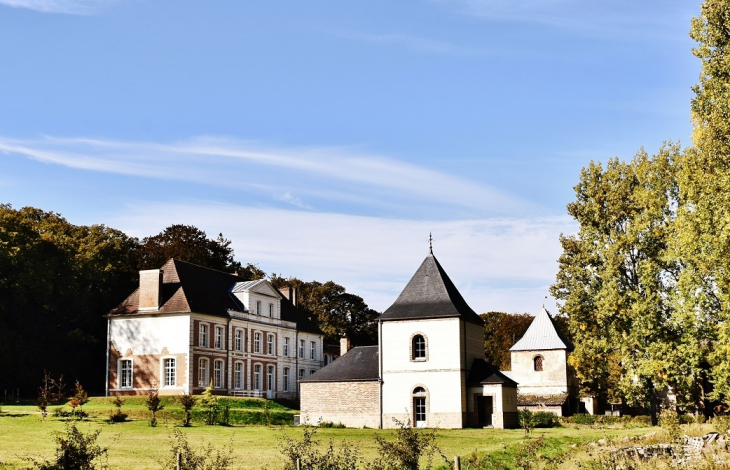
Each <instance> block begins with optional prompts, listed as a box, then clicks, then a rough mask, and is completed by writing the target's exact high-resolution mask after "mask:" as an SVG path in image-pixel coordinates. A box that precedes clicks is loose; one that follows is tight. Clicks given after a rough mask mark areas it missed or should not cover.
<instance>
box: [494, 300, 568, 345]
mask: <svg viewBox="0 0 730 470" xmlns="http://www.w3.org/2000/svg"><path fill="white" fill-rule="evenodd" d="M546 349H567V350H568V351H572V350H573V349H575V348H574V347H573V343H571V342H570V341H569V340H568V338H566V337H565V335H563V332H562V331H560V328H558V325H556V324H555V321H553V318H552V317H551V316H550V313H549V312H548V311H547V310H545V307H543V308H542V310H541V311H540V313H538V314H537V315H536V316H535V319H534V320H532V323H530V327H529V328H527V331H526V332H525V334H524V336H522V338H521V339H520V340H519V341H517V342H516V343H515V344H514V346H512V347H511V348H510V349H509V350H510V351H541V350H546Z"/></svg>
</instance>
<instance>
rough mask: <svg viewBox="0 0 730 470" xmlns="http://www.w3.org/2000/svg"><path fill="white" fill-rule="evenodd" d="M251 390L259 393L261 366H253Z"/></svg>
mask: <svg viewBox="0 0 730 470" xmlns="http://www.w3.org/2000/svg"><path fill="white" fill-rule="evenodd" d="M253 388H254V390H259V391H261V364H256V365H255V366H253Z"/></svg>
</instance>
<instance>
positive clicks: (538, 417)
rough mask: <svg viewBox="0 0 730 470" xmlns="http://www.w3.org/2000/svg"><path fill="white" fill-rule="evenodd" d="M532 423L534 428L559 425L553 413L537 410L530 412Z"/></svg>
mask: <svg viewBox="0 0 730 470" xmlns="http://www.w3.org/2000/svg"><path fill="white" fill-rule="evenodd" d="M532 425H533V427H536V428H554V427H556V426H560V421H559V420H558V415H556V414H555V413H551V412H549V411H537V412H535V413H533V414H532Z"/></svg>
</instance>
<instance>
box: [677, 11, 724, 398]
mask: <svg viewBox="0 0 730 470" xmlns="http://www.w3.org/2000/svg"><path fill="white" fill-rule="evenodd" d="M690 36H691V37H692V38H693V39H694V40H695V41H697V43H698V45H697V47H696V48H695V49H693V53H694V55H695V56H697V57H698V58H699V59H700V60H701V62H702V71H701V74H700V80H699V83H698V84H697V85H696V86H694V87H693V91H694V93H695V96H694V98H693V99H692V120H693V124H694V133H693V135H692V139H693V143H694V148H692V149H689V150H688V151H687V152H685V154H684V155H683V156H682V159H681V160H680V165H679V171H678V177H677V180H678V186H679V199H680V201H681V204H680V207H679V210H678V216H677V244H676V247H675V250H676V256H677V257H678V258H679V259H681V260H682V266H683V270H682V273H681V275H680V279H679V282H678V289H677V296H676V304H677V306H678V310H679V311H680V312H681V315H682V319H683V321H684V324H685V325H687V326H688V327H690V328H692V329H693V330H694V333H695V336H696V338H695V346H696V347H697V349H698V350H709V351H710V355H709V360H710V363H711V374H710V375H711V378H712V382H713V385H714V392H713V394H712V395H713V397H714V398H717V399H722V400H725V401H727V400H728V399H730V0H706V1H705V2H704V3H703V4H702V7H701V13H700V15H699V16H698V17H696V18H694V19H693V20H692V29H691V32H690ZM699 382H702V381H701V380H700V381H699Z"/></svg>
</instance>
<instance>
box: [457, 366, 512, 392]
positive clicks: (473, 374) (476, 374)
mask: <svg viewBox="0 0 730 470" xmlns="http://www.w3.org/2000/svg"><path fill="white" fill-rule="evenodd" d="M466 383H467V384H469V385H477V384H479V385H484V384H502V385H504V386H507V387H516V386H517V382H515V381H514V380H512V379H511V378H509V377H507V376H506V375H505V374H503V373H502V372H500V371H499V370H497V368H496V367H494V366H493V365H492V364H490V363H488V362H487V361H485V360H484V359H474V362H473V363H472V365H471V371H469V376H468V377H467V378H466Z"/></svg>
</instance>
